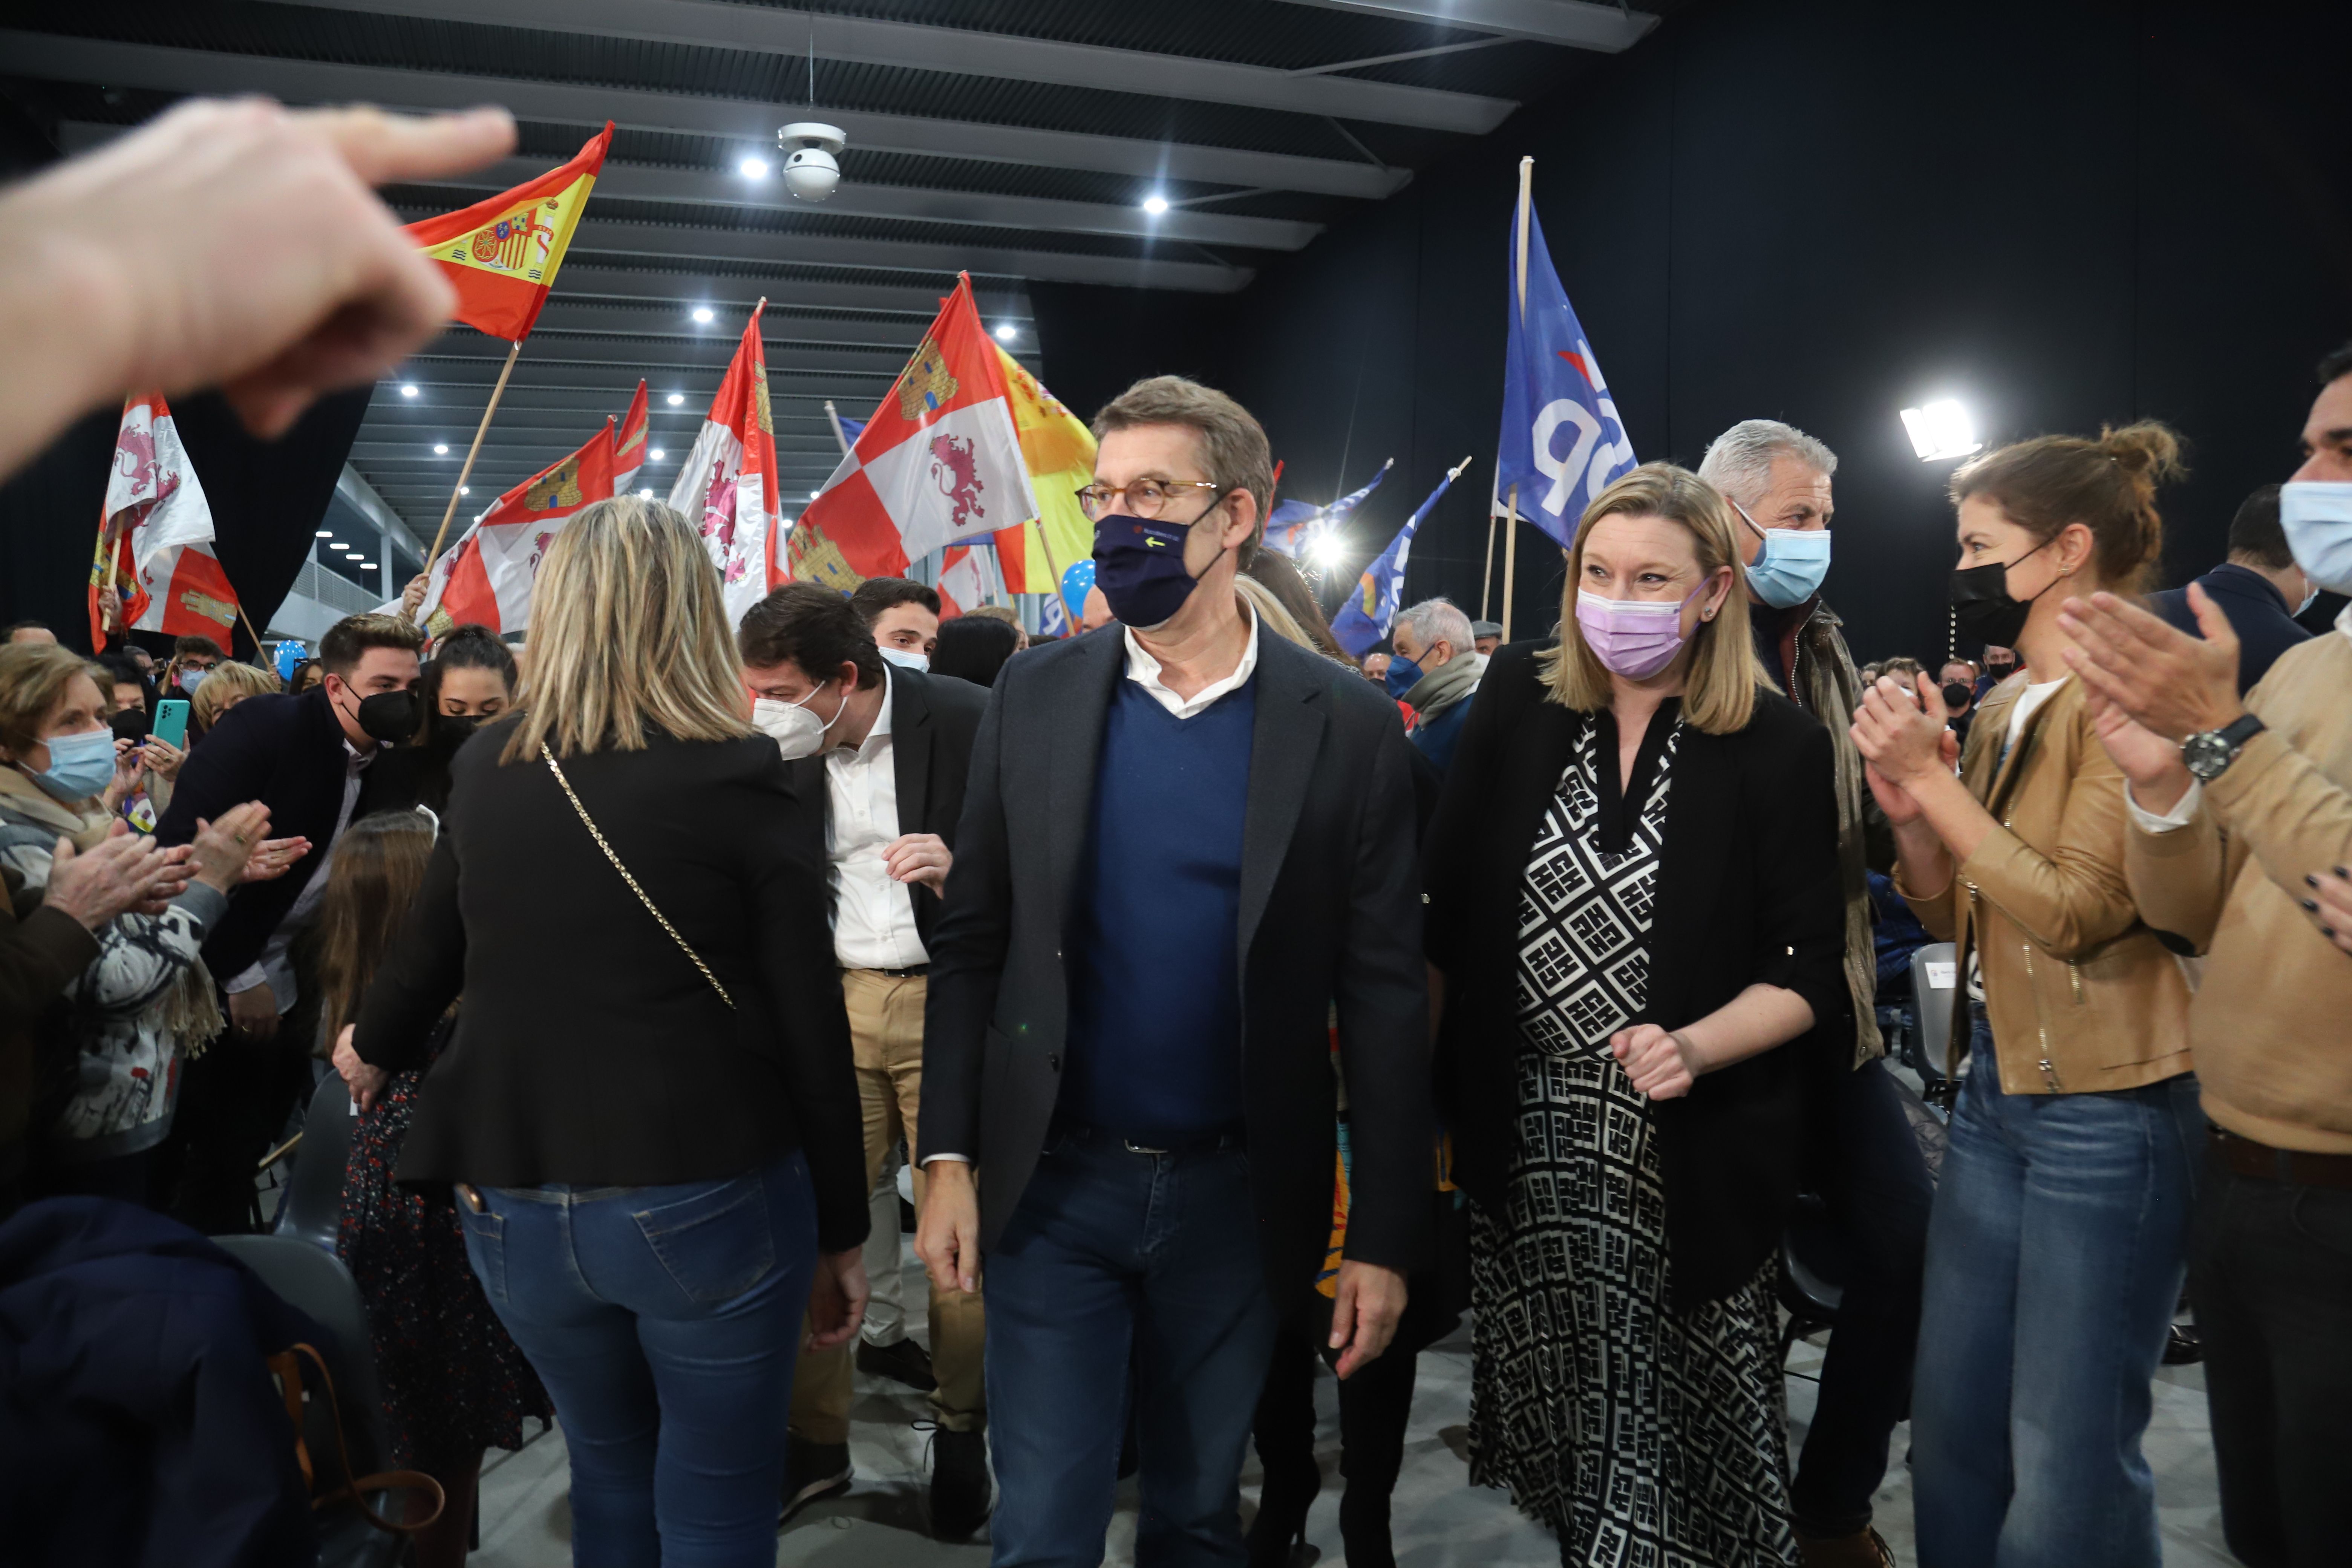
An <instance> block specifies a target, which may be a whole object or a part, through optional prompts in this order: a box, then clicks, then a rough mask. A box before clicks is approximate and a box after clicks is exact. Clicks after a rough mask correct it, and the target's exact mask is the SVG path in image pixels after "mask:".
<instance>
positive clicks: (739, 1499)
mask: <svg viewBox="0 0 2352 1568" xmlns="http://www.w3.org/2000/svg"><path fill="white" fill-rule="evenodd" d="M481 1197H482V1200H483V1202H484V1203H485V1204H486V1205H488V1208H487V1210H486V1211H485V1212H483V1213H480V1214H477V1213H475V1212H474V1210H473V1207H472V1205H470V1204H467V1203H464V1202H460V1203H459V1204H458V1205H457V1215H458V1218H459V1219H460V1220H461V1221H462V1222H463V1223H464V1225H465V1227H466V1256H467V1259H468V1260H469V1261H470V1262H471V1263H472V1264H473V1266H474V1273H475V1274H476V1275H477V1276H478V1278H479V1279H481V1281H482V1289H483V1290H484V1291H486V1292H487V1293H488V1296H489V1299H490V1305H491V1306H492V1307H493V1308H494V1309H496V1310H497V1312H498V1314H499V1321H500V1322H502V1323H504V1324H506V1326H507V1331H508V1332H509V1333H510V1334H512V1335H513V1336H514V1341H515V1343H516V1344H517V1345H519V1346H520V1347H521V1349H522V1353H523V1354H524V1355H525V1356H526V1357H528V1358H529V1359H530V1364H531V1366H532V1368H533V1370H535V1371H536V1372H537V1373H539V1375H540V1380H541V1382H543V1383H544V1384H547V1392H548V1394H549V1395H550V1396H551V1397H552V1398H553V1399H554V1401H555V1414H556V1418H557V1419H558V1420H560V1421H561V1422H562V1424H563V1437H564V1441H565V1443H566V1444H567V1445H568V1446H569V1447H570V1448H571V1453H572V1561H573V1562H574V1563H577V1564H579V1565H580V1568H650V1565H651V1564H654V1563H659V1564H661V1565H662V1568H752V1565H753V1564H757V1565H758V1568H772V1564H773V1563H775V1561H776V1492H777V1488H778V1487H779V1486H780V1485H781V1484H782V1479H783V1471H784V1416H785V1412H786V1410H787V1408H788V1407H789V1406H790V1405H791V1403H792V1386H793V1362H794V1360H795V1359H796V1356H797V1353H798V1351H799V1349H800V1331H801V1314H802V1312H803V1310H804V1309H805V1308H806V1306H807V1304H808V1295H809V1285H810V1282H811V1280H812V1279H814V1275H815V1271H816V1207H815V1204H814V1201H813V1200H812V1198H811V1196H810V1193H809V1175H808V1166H807V1164H806V1163H805V1162H803V1159H802V1158H801V1156H800V1154H799V1153H797V1152H794V1153H793V1154H790V1155H787V1156H786V1157H784V1158H783V1159H782V1160H779V1161H777V1162H776V1163H774V1164H772V1165H770V1166H769V1167H768V1168H767V1169H766V1170H764V1171H754V1172H751V1173H748V1174H745V1175H741V1176H738V1177H734V1178H732V1179H731V1180H726V1181H716V1182H689V1183H686V1184H683V1185H679V1186H668V1187H566V1186H545V1187H515V1188H499V1187H489V1188H485V1189H483V1191H482V1194H481Z"/></svg>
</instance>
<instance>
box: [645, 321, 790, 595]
mask: <svg viewBox="0 0 2352 1568" xmlns="http://www.w3.org/2000/svg"><path fill="white" fill-rule="evenodd" d="M767 307H768V302H767V301H766V300H761V301H760V302H759V304H758V305H756V306H754V307H753V308H752V310H751V321H748V322H746V323H745V324H744V327H743V338H742V342H740V343H739V344H738V345H737V347H736V350H735V357H734V359H733V360H732V361H731V362H730V363H729V364H728V366H727V375H726V378H725V379H724V380H722V381H721V382H719V395H718V396H716V397H714V398H712V399H711V402H710V412H709V415H708V416H705V417H704V419H703V421H702V433H701V434H700V435H698V436H697V437H695V438H694V449H693V450H692V451H690V452H688V454H687V457H686V461H685V462H684V463H683V464H682V465H680V467H679V468H678V472H677V482H676V483H675V484H673V485H672V486H671V487H670V492H669V504H670V506H671V507H672V508H673V509H674V510H677V511H679V512H681V513H683V514H684V515H685V517H686V520H687V521H688V522H691V523H693V524H694V525H695V526H696V527H697V528H698V529H700V530H701V531H702V542H703V544H704V545H705V546H706V547H707V548H708V549H709V552H710V560H711V563H712V564H713V565H715V566H717V567H718V568H719V591H720V593H721V595H723V596H724V598H725V600H726V604H727V616H728V619H729V620H730V621H740V620H741V619H742V618H743V612H744V611H746V610H748V609H750V608H751V606H752V605H756V604H758V603H759V602H760V601H761V599H763V598H765V597H766V596H767V594H768V590H769V589H771V588H772V587H774V586H775V585H776V584H779V583H782V582H783V581H784V579H785V572H784V569H783V563H782V560H781V559H780V556H779V553H778V551H779V546H778V541H777V535H778V534H779V533H780V532H781V531H782V513H781V511H780V510H779V502H780V499H781V498H779V496H778V495H777V493H776V489H777V478H776V422H775V418H774V416H773V415H772V413H771V412H770V410H769V406H768V357H767V351H766V349H765V348H764V347H763V345H762V344H761V342H760V316H761V312H762V311H763V310H766V309H767Z"/></svg>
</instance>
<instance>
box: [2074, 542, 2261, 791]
mask: <svg viewBox="0 0 2352 1568" xmlns="http://www.w3.org/2000/svg"><path fill="white" fill-rule="evenodd" d="M2189 608H2190V609H2192V610H2194V611H2195V612H2196V613H2197V627H2198V630H2200V632H2202V633H2203V634H2204V636H2203V637H2201V638H2200V637H2190V636H2189V635H2188V634H2187V633H2186V632H2183V631H2181V630H2180V629H2179V628H2178V627H2176V626H2168V625H2167V624H2166V623H2165V622H2163V621H2161V620H2159V619H2158V618H2157V617H2156V616H2152V615H2150V614H2148V613H2147V611H2146V610H2143V609H2141V608H2140V607H2139V606H2138V605H2135V604H2131V603H2129V602H2127V601H2126V600H2124V599H2120V598H2117V597H2116V595H2113V594H2094V595H2091V596H2090V597H2089V598H2087V599H2069V600H2067V601H2066V603H2065V604H2064V605H2063V606H2061V607H2060V609H2059V611H2058V625H2059V627H2060V629H2061V630H2063V631H2064V632H2065V634H2066V635H2067V637H2070V638H2072V639H2073V640H2074V646H2073V647H2069V648H2068V649H2067V650H2066V666H2067V668H2070V669H2072V670H2073V671H2074V673H2075V674H2077V675H2079V676H2081V677H2082V678H2083V684H2084V685H2085V686H2087V687H2089V688H2090V689H2092V690H2093V691H2095V692H2097V693H2098V694H2099V695H2100V696H2102V697H2105V698H2106V699H2107V700H2109V701H2110V702H2113V703H2114V704H2115V705H2116V707H2118V708H2120V709H2122V710H2123V711H2124V713H2125V716H2126V717H2127V718H2129V719H2131V720H2132V721H2134V722H2135V723H2137V724H2139V725H2140V726H2141V727H2143V728H2145V729H2147V730H2149V731H2153V732H2155V733H2156V734H2157V735H2158V736H2160V737H2161V738H2163V739H2165V740H2168V741H2185V740H2187V739H2188V738H2189V736H2191V735H2195V734H2199V733H2201V732H2202V731H2207V730H2219V729H2221V728H2222V727H2223V726H2225V725H2227V724H2228V723H2230V722H2231V721H2232V720H2234V719H2236V718H2237V717H2238V716H2239V715H2240V714H2242V713H2243V712H2245V710H2246V709H2245V704H2243V703H2242V702H2241V701H2239V700H2238V634H2237V633H2236V632H2234V631H2232V630H2231V627H2230V617H2229V616H2225V615H2223V614H2222V613H2221V606H2219V605H2216V604H2214V603H2213V601H2212V600H2211V599H2210V597H2208V596H2207V595H2206V593H2205V590H2204V589H2203V588H2201V587H2199V586H2198V585H2197V584H2194V583H2191V584H2189ZM2116 766H2117V767H2121V766H2123V759H2122V758H2120V757H2117V758H2116Z"/></svg>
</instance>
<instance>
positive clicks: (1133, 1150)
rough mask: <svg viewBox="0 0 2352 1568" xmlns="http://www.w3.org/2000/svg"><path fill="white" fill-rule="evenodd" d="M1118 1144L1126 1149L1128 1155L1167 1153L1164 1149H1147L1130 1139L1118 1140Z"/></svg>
mask: <svg viewBox="0 0 2352 1568" xmlns="http://www.w3.org/2000/svg"><path fill="white" fill-rule="evenodd" d="M1119 1142H1120V1143H1121V1144H1123V1145H1124V1146H1125V1147H1126V1149H1127V1152H1129V1153H1130V1154H1165V1153H1166V1152H1168V1151H1167V1150H1165V1149H1147V1148H1145V1147H1144V1146H1143V1145H1142V1144H1140V1143H1139V1142H1136V1141H1135V1140H1134V1139H1132V1138H1122V1139H1120V1140H1119Z"/></svg>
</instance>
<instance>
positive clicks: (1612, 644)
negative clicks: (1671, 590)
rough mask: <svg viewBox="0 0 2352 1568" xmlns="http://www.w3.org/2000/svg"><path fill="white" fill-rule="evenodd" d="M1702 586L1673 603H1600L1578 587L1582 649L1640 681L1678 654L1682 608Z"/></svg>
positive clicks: (1615, 601)
mask: <svg viewBox="0 0 2352 1568" xmlns="http://www.w3.org/2000/svg"><path fill="white" fill-rule="evenodd" d="M1706 586H1707V585H1706V584H1705V583H1703V582H1702V583H1701V584H1699V585H1698V586H1697V587H1696V588H1693V589H1692V590H1691V591H1690V593H1689V594H1688V595H1686V596H1685V598H1684V599H1683V601H1682V603H1681V604H1678V605H1670V604H1667V603H1665V602H1664V601H1663V600H1652V599H1605V598H1602V597H1601V595H1598V594H1596V593H1594V592H1592V590H1591V589H1590V588H1579V589H1578V590H1577V591H1576V624H1577V625H1578V626H1581V627H1583V628H1584V641H1585V645H1586V646H1587V647H1591V649H1592V651H1593V654H1594V655H1595V656H1596V657H1597V658H1599V659H1600V660H1601V664H1602V665H1603V666H1604V667H1606V668H1609V669H1610V670H1612V671H1613V672H1614V673H1616V674H1618V675H1622V676H1623V677H1624V678H1625V679H1628V680H1646V679H1649V678H1650V677H1651V676H1654V675H1655V674H1657V673H1658V671H1660V670H1662V669H1664V668H1666V666H1668V665H1670V664H1672V663H1674V661H1675V655H1676V654H1678V653H1680V652H1682V650H1683V610H1684V608H1685V606H1687V605H1689V604H1690V602H1691V600H1693V599H1696V598H1697V597H1698V596H1699V595H1701V594H1704V593H1706Z"/></svg>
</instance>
